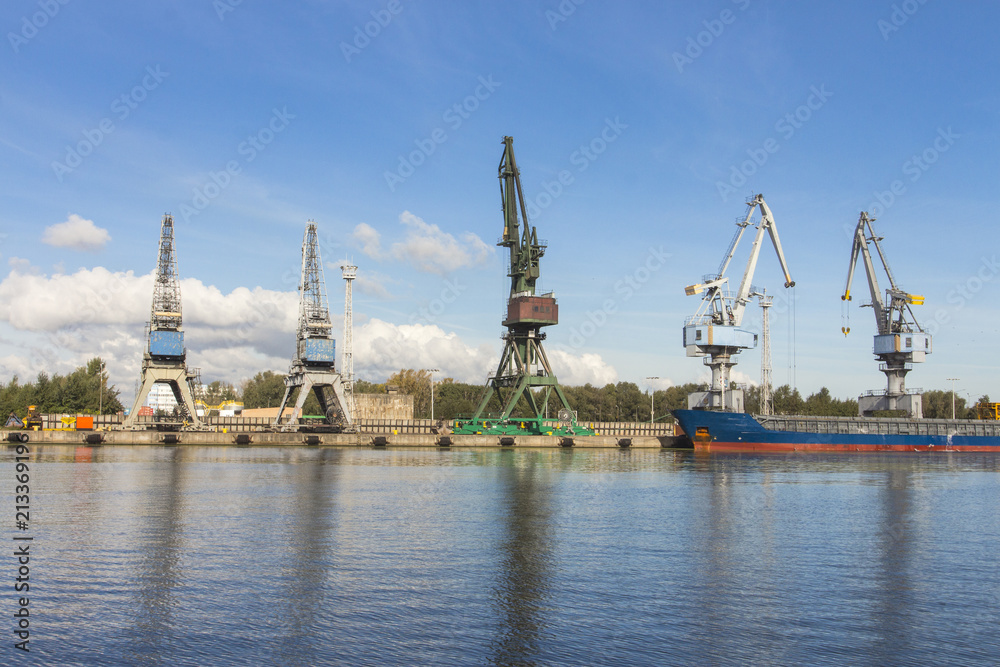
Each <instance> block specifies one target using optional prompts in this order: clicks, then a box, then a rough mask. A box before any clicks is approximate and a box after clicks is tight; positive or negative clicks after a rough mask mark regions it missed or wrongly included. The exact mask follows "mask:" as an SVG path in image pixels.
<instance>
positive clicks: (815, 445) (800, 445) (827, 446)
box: [694, 441, 1000, 452]
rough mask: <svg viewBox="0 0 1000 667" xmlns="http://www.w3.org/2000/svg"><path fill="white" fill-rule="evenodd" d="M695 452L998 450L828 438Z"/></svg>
mask: <svg viewBox="0 0 1000 667" xmlns="http://www.w3.org/2000/svg"><path fill="white" fill-rule="evenodd" d="M694 450H695V451H696V452H1000V445H998V446H995V447H994V446H990V445H972V446H962V445H948V446H944V447H941V446H935V445H881V444H872V445H849V444H843V443H831V442H796V443H792V442H718V441H716V442H697V441H696V442H694Z"/></svg>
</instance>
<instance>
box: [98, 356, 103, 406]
mask: <svg viewBox="0 0 1000 667" xmlns="http://www.w3.org/2000/svg"><path fill="white" fill-rule="evenodd" d="M100 379H101V383H100V385H99V386H100V390H99V393H98V395H97V406H98V407H97V414H98V416H100V415H103V414H104V359H101V378H100Z"/></svg>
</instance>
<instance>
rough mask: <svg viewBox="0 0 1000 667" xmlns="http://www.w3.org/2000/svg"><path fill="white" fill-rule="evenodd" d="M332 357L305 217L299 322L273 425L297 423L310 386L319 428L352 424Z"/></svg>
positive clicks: (314, 242) (319, 269)
mask: <svg viewBox="0 0 1000 667" xmlns="http://www.w3.org/2000/svg"><path fill="white" fill-rule="evenodd" d="M336 359H337V348H336V341H335V340H334V338H333V325H332V323H331V322H330V306H329V303H328V302H327V299H326V280H325V279H324V277H323V262H322V260H321V259H320V253H319V241H318V238H317V234H316V223H315V222H313V221H312V220H310V221H309V222H308V223H306V231H305V234H304V235H303V237H302V278H301V281H300V282H299V325H298V331H297V332H296V337H295V357H294V358H293V359H292V365H291V368H290V369H289V371H288V375H287V376H285V395H284V397H283V398H282V399H281V405H280V407H279V408H278V414H277V416H276V417H275V420H274V424H273V427H274V428H280V429H282V430H286V431H289V430H297V429H299V428H300V427H299V423H298V420H299V415H300V414H301V413H302V406H303V405H305V402H306V398H307V397H308V396H309V393H310V391H311V392H314V393H315V395H316V399H317V400H318V401H319V406H320V410H321V411H322V412H323V417H324V425H323V426H321V427H319V428H322V429H324V430H331V431H346V430H350V429H352V428H353V424H352V421H351V408H350V402H349V401H348V398H347V395H346V393H345V390H344V382H343V379H342V378H341V376H340V373H338V372H337V370H336V368H335V362H336ZM296 389H297V390H298V397H297V398H296V400H295V407H294V408H293V409H292V413H291V415H290V416H289V417H288V419H287V420H284V419H283V417H284V410H285V406H286V405H287V404H288V401H289V400H290V399H291V397H292V394H293V393H295V391H296Z"/></svg>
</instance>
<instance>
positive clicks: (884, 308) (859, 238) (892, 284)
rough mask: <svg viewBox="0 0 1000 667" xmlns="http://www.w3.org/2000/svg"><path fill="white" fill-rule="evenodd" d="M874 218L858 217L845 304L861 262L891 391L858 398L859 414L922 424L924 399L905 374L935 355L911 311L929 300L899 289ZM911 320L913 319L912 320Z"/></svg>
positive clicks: (863, 214)
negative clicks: (890, 415)
mask: <svg viewBox="0 0 1000 667" xmlns="http://www.w3.org/2000/svg"><path fill="white" fill-rule="evenodd" d="M874 221H875V218H871V217H869V216H868V213H867V212H866V211H862V212H861V215H860V216H859V217H858V225H857V227H855V228H854V240H853V242H852V244H851V261H850V264H849V265H848V269H847V283H846V285H845V287H844V293H843V294H842V295H841V297H840V298H841V299H842V300H843V301H850V300H851V285H852V284H853V281H854V270H855V268H857V265H858V258H860V259H861V260H862V262H863V263H864V265H865V277H866V278H867V279H868V290H869V292H870V293H871V299H872V302H871V304H866V305H871V308H872V310H873V311H874V312H875V330H876V334H875V341H874V347H873V352H874V354H875V356H876V357H877V358H878V360H879V361H880V362H881V364H880V366H879V370H881V371H882V372H883V373H885V376H886V380H887V388H886V390H885V391H884V392H874V393H873V392H869V393H868V394H866V395H864V396H860V397H859V398H858V412H859V414H860V415H862V416H868V415H871V414H874V413H876V412H879V411H885V410H889V411H896V410H899V411H903V412H905V413H908V414H909V415H911V416H912V417H916V418H919V417H920V416H921V414H922V409H923V408H922V404H921V397H920V395H919V393H917V392H908V391H907V390H906V385H905V377H906V374H907V373H908V372H909V371H910V368H911V364H913V363H917V362H921V361H924V358H925V357H926V355H928V354H930V353H931V351H932V348H931V342H932V341H931V335H930V334H928V333H926V332H925V331H924V330H923V329H922V328H921V327H920V324H918V323H917V319H916V317H915V316H914V315H913V310H912V309H911V308H910V305H911V304H912V305H920V304H922V303H923V302H924V297H922V296H920V295H917V294H909V293H907V292H905V291H903V290H901V289H900V288H899V286H898V285H897V284H896V280H895V278H894V277H893V275H892V270H891V269H890V268H889V261H888V260H887V259H886V257H885V252H884V251H883V250H882V244H881V241H882V237H881V236H877V235H876V234H875V229H874V228H873V227H872V222H874ZM869 243H873V244H875V251H876V252H877V253H878V257H879V260H880V261H881V262H882V268H883V269H884V270H885V275H886V277H887V278H888V279H889V288H888V289H886V290H885V298H883V296H882V289H881V288H880V287H879V283H878V276H877V275H876V273H875V262H874V260H873V259H872V253H871V251H870V250H869V248H868V244H869ZM907 315H909V316H907ZM842 331H843V332H844V335H845V336H846V335H847V334H848V333H850V331H851V329H850V327H847V326H844V327H843V329H842Z"/></svg>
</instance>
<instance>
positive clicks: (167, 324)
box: [123, 213, 204, 428]
mask: <svg viewBox="0 0 1000 667" xmlns="http://www.w3.org/2000/svg"><path fill="white" fill-rule="evenodd" d="M181 323H182V316H181V288H180V285H179V284H178V282H177V260H176V258H175V257H174V219H173V217H172V216H171V215H170V214H169V213H167V214H165V215H164V216H163V221H162V222H161V223H160V251H159V255H158V257H157V262H156V276H155V277H154V279H153V307H152V309H151V310H150V314H149V324H148V326H147V330H146V351H145V353H144V354H143V357H142V377H141V385H140V388H139V390H138V391H137V392H136V395H135V402H134V403H133V404H132V410H131V412H129V414H128V417H126V418H125V422H124V424H123V427H124V428H135V423H136V418H137V417H138V416H139V408H140V407H142V404H143V403H144V402H145V401H146V397H147V396H148V395H149V390H150V389H152V388H153V385H154V384H157V383H163V384H167V385H169V386H170V388H171V390H172V391H173V394H174V399H175V400H176V401H177V405H178V407H179V408H180V409H181V411H182V412H183V413H185V414H183V415H182V418H183V419H184V422H185V423H183V424H175V425H188V424H189V425H190V427H193V428H203V427H204V425H203V424H202V422H201V420H200V419H198V413H197V411H196V409H195V406H194V393H195V385H196V380H197V378H198V374H197V372H194V371H188V369H187V365H186V356H187V354H186V350H185V349H184V331H183V329H182V328H181Z"/></svg>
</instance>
